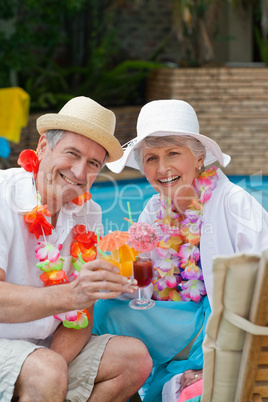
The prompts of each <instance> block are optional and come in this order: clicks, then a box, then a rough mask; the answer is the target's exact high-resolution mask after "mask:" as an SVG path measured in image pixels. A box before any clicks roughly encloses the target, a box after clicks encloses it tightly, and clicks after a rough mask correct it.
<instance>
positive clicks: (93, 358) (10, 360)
mask: <svg viewBox="0 0 268 402" xmlns="http://www.w3.org/2000/svg"><path fill="white" fill-rule="evenodd" d="M112 336H113V335H109V334H106V335H101V336H95V335H92V337H91V338H90V340H89V342H88V343H87V344H86V346H85V347H84V348H83V349H82V351H81V352H80V353H79V355H77V356H76V358H75V359H74V360H73V361H72V362H71V363H70V364H69V367H68V375H69V379H68V392H67V396H66V401H71V402H83V401H85V402H86V401H87V400H88V398H89V397H90V394H91V392H92V389H93V387H94V382H95V378H96V375H97V372H98V369H99V364H100V360H101V358H102V355H103V352H104V350H105V347H106V345H107V342H108V341H109V339H110V338H111V337H112ZM40 347H43V346H38V345H35V344H33V343H30V342H26V341H21V340H18V341H17V340H8V339H0V401H1V402H10V401H11V399H12V397H13V392H14V387H15V383H16V381H17V378H18V376H19V374H20V371H21V367H22V365H23V363H24V361H25V360H26V358H27V357H28V356H29V354H31V353H32V352H33V351H34V350H35V349H38V348H40Z"/></svg>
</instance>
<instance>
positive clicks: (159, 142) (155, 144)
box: [133, 135, 206, 173]
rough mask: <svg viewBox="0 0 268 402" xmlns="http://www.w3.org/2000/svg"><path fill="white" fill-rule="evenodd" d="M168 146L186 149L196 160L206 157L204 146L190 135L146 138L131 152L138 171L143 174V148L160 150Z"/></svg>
mask: <svg viewBox="0 0 268 402" xmlns="http://www.w3.org/2000/svg"><path fill="white" fill-rule="evenodd" d="M169 145H176V146H178V147H187V148H189V149H190V151H191V152H192V153H193V155H194V156H195V157H196V158H197V159H200V158H202V157H204V158H205V157H206V148H205V147H204V145H203V144H202V143H201V142H200V141H199V140H198V139H197V138H194V137H192V136H190V135H167V136H163V137H159V136H148V137H146V138H144V140H143V141H141V143H140V144H139V146H138V147H137V148H135V149H134V150H133V152H134V158H135V160H136V162H137V164H138V166H139V169H140V171H141V172H142V173H144V171H143V163H142V149H143V147H145V148H161V147H167V146H169Z"/></svg>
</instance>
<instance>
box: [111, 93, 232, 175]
mask: <svg viewBox="0 0 268 402" xmlns="http://www.w3.org/2000/svg"><path fill="white" fill-rule="evenodd" d="M150 135H154V136H160V137H161V136H167V135H188V136H192V137H194V138H197V139H198V140H199V141H200V142H201V143H202V144H203V145H204V147H205V148H206V157H205V160H204V165H205V166H206V165H210V164H211V163H214V162H215V161H217V160H218V161H219V162H220V164H221V165H222V166H227V165H228V163H229V162H230V160H231V157H230V156H229V155H226V154H224V153H223V152H222V151H221V149H220V147H219V145H218V144H217V143H216V142H215V141H213V140H212V139H211V138H209V137H206V136H205V135H202V134H200V133H199V123H198V118H197V115H196V113H195V111H194V109H193V108H192V106H191V105H189V103H187V102H184V101H182V100H177V99H168V100H156V101H152V102H149V103H147V104H146V105H145V106H143V107H142V109H141V111H140V114H139V116H138V121H137V137H136V138H134V139H133V140H131V141H129V142H128V143H126V144H125V145H123V148H124V155H123V157H122V158H121V159H119V160H118V161H116V162H113V163H108V164H107V166H108V168H109V169H110V170H111V171H112V172H115V173H120V172H121V170H122V169H123V168H124V167H125V166H129V167H132V168H134V169H139V167H138V165H137V162H136V160H135V158H134V153H133V152H132V151H133V150H134V149H135V148H136V147H137V146H138V145H139V144H140V143H141V141H142V140H144V138H146V137H148V136H150Z"/></svg>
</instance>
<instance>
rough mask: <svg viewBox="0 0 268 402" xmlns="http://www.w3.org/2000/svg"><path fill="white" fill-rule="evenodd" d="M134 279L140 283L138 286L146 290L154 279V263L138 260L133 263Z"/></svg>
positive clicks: (148, 260) (147, 260)
mask: <svg viewBox="0 0 268 402" xmlns="http://www.w3.org/2000/svg"><path fill="white" fill-rule="evenodd" d="M133 270H134V278H135V279H137V281H138V286H139V287H140V288H144V287H146V286H148V285H149V284H150V283H151V282H152V279H153V273H154V271H153V262H152V260H150V259H149V258H148V259H142V260H141V259H137V261H134V262H133Z"/></svg>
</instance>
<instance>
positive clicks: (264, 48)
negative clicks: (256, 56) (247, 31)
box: [254, 27, 268, 66]
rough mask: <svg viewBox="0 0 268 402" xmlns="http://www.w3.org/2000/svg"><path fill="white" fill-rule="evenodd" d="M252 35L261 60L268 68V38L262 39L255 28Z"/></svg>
mask: <svg viewBox="0 0 268 402" xmlns="http://www.w3.org/2000/svg"><path fill="white" fill-rule="evenodd" d="M254 33H255V38H256V43H257V46H258V49H259V53H260V57H261V60H262V61H263V62H264V63H265V64H266V65H267V66H268V38H265V37H262V35H261V33H260V30H259V29H258V28H257V27H255V29H254Z"/></svg>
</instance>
